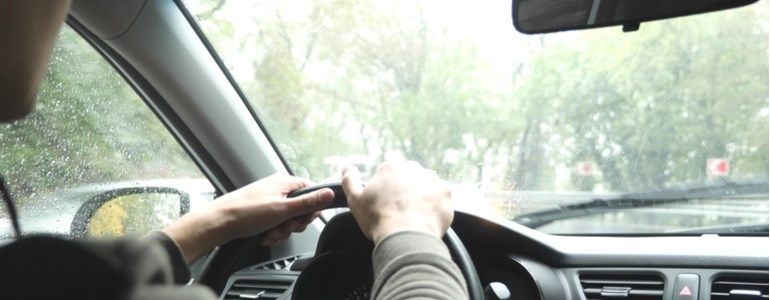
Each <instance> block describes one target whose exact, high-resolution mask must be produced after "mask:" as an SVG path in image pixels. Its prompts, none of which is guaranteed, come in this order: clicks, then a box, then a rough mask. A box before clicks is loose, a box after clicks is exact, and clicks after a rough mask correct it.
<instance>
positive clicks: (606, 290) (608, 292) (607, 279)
mask: <svg viewBox="0 0 770 300" xmlns="http://www.w3.org/2000/svg"><path fill="white" fill-rule="evenodd" d="M578 280H579V281H580V285H581V288H582V289H583V294H584V296H585V297H586V299H595V300H602V299H631V300H642V299H644V300H648V299H649V300H659V299H662V298H663V288H664V286H665V282H664V281H663V278H661V277H660V275H657V274H633V273H604V272H602V273H581V274H580V275H579V278H578Z"/></svg>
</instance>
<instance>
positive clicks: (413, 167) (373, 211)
mask: <svg viewBox="0 0 770 300" xmlns="http://www.w3.org/2000/svg"><path fill="white" fill-rule="evenodd" d="M342 188H343V189H344V191H345V194H346V195H347V199H348V206H349V207H350V211H351V212H352V213H353V216H354V217H355V218H356V221H357V222H358V226H360V227H361V230H363V232H364V234H365V235H366V237H367V238H369V239H371V240H373V241H374V242H375V243H379V241H381V240H382V239H383V238H385V237H386V236H388V235H391V234H393V233H396V232H401V231H420V232H425V233H429V234H431V235H433V236H435V237H437V238H441V237H442V236H443V235H444V234H445V233H446V231H447V228H449V225H450V224H451V223H452V219H453V218H454V211H453V210H452V207H451V203H450V198H451V197H450V196H451V193H450V190H449V185H448V184H447V183H446V182H445V181H443V180H441V178H439V177H438V176H437V175H436V173H434V172H432V171H429V170H427V169H425V168H423V167H422V166H420V164H418V163H417V162H414V161H399V162H385V163H382V164H381V165H380V166H379V167H378V168H377V172H376V173H375V174H374V176H373V177H372V178H371V180H369V181H368V183H367V184H366V186H365V187H364V186H363V184H362V181H361V177H360V174H359V173H358V169H356V168H355V167H348V168H346V169H345V170H344V171H343V172H342Z"/></svg>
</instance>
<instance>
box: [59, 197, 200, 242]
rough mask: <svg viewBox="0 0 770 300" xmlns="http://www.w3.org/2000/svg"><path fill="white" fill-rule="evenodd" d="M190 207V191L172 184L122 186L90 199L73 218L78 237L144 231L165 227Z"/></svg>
mask: <svg viewBox="0 0 770 300" xmlns="http://www.w3.org/2000/svg"><path fill="white" fill-rule="evenodd" d="M189 210H190V197H189V195H187V193H184V192H182V191H179V190H177V189H174V188H168V187H137V188H122V189H116V190H111V191H108V192H104V193H101V194H98V195H96V196H94V197H92V198H91V199H89V200H88V201H86V202H85V203H84V204H83V205H82V206H81V207H80V209H78V212H77V213H76V214H75V218H74V219H73V222H72V228H71V233H72V235H74V236H77V237H89V238H110V237H118V236H124V235H143V234H145V233H147V232H150V231H153V230H159V229H162V228H164V227H166V226H168V225H169V224H171V222H173V221H174V220H176V219H177V218H179V217H180V216H181V215H184V214H185V213H187V211H189Z"/></svg>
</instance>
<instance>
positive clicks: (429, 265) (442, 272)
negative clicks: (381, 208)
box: [372, 232, 468, 299]
mask: <svg viewBox="0 0 770 300" xmlns="http://www.w3.org/2000/svg"><path fill="white" fill-rule="evenodd" d="M372 259H373V264H374V286H373V287H372V299H414V298H430V299H459V298H463V299H467V298H468V291H467V288H466V286H465V280H464V279H463V276H462V274H461V272H460V270H459V269H458V268H457V266H456V265H455V264H454V263H453V262H452V260H451V258H450V256H449V251H448V250H447V248H446V246H445V245H444V244H443V242H441V240H439V239H437V238H436V237H434V236H431V235H429V234H426V233H421V232H399V233H395V234H392V235H389V236H387V237H385V238H384V239H382V241H380V243H379V244H378V245H377V247H376V248H375V249H374V253H373V254H372ZM458 295H461V296H460V297H459V298H458Z"/></svg>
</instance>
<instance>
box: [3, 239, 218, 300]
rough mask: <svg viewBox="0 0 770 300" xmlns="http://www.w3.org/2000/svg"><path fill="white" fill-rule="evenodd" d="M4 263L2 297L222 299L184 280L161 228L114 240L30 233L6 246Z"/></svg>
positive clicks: (176, 251)
mask: <svg viewBox="0 0 770 300" xmlns="http://www.w3.org/2000/svg"><path fill="white" fill-rule="evenodd" d="M0 266H2V267H3V272H0V287H2V288H0V299H130V300H144V299H194V300H213V299H216V295H214V293H213V292H212V291H211V290H210V289H208V288H206V287H204V286H198V285H194V284H193V285H186V286H184V285H183V284H186V283H188V282H189V280H190V271H189V270H188V269H187V264H186V262H185V261H184V259H183V258H182V254H181V253H180V251H179V248H178V247H177V246H176V244H175V243H174V241H173V240H171V238H169V237H168V236H166V235H165V234H163V233H161V232H154V233H151V234H149V235H147V236H145V237H142V238H139V239H136V238H120V239H116V240H111V241H85V240H70V239H67V238H60V237H54V236H45V235H41V236H25V237H24V238H21V239H19V240H17V241H14V242H13V243H10V244H8V245H5V246H3V247H0Z"/></svg>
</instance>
